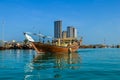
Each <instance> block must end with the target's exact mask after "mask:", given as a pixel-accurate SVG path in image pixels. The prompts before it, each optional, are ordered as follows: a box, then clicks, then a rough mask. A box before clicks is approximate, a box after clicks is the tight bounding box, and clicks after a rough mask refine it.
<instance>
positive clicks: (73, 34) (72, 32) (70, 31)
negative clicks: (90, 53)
mask: <svg viewBox="0 0 120 80" xmlns="http://www.w3.org/2000/svg"><path fill="white" fill-rule="evenodd" d="M67 38H77V29H76V28H74V27H73V26H68V27H67Z"/></svg>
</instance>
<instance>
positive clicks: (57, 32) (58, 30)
mask: <svg viewBox="0 0 120 80" xmlns="http://www.w3.org/2000/svg"><path fill="white" fill-rule="evenodd" d="M54 38H62V21H60V20H59V21H55V22H54Z"/></svg>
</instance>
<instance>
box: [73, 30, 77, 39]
mask: <svg viewBox="0 0 120 80" xmlns="http://www.w3.org/2000/svg"><path fill="white" fill-rule="evenodd" d="M73 38H77V29H76V28H73Z"/></svg>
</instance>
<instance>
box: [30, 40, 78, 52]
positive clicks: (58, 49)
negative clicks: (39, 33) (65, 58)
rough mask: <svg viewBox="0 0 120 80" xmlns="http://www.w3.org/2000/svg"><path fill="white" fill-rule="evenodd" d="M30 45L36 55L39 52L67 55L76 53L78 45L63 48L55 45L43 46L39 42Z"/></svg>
mask: <svg viewBox="0 0 120 80" xmlns="http://www.w3.org/2000/svg"><path fill="white" fill-rule="evenodd" d="M31 43H32V45H33V47H34V49H35V50H36V52H37V53H41V52H45V53H46V52H50V53H69V52H76V51H77V50H78V48H79V46H78V45H74V46H69V47H63V46H56V45H50V44H43V43H40V42H31Z"/></svg>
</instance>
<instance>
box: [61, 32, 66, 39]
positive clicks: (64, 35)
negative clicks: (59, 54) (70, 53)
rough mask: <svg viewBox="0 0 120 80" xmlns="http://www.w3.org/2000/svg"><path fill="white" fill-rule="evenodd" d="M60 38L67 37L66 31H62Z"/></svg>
mask: <svg viewBox="0 0 120 80" xmlns="http://www.w3.org/2000/svg"><path fill="white" fill-rule="evenodd" d="M62 38H63V39H64V38H67V31H63V32H62Z"/></svg>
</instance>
